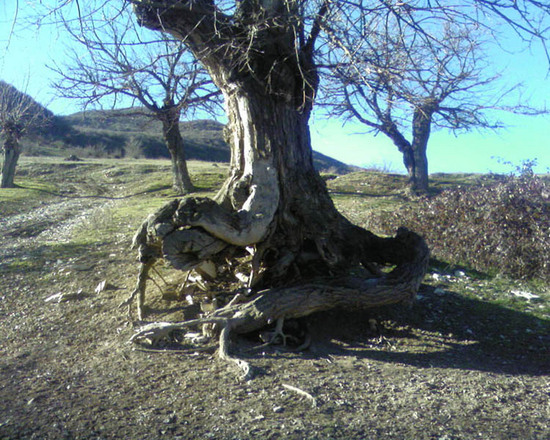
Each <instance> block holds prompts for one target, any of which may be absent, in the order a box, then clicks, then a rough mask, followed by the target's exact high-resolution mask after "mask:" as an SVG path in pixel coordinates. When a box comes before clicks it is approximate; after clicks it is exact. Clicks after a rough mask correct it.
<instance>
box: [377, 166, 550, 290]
mask: <svg viewBox="0 0 550 440" xmlns="http://www.w3.org/2000/svg"><path fill="white" fill-rule="evenodd" d="M384 217H385V218H379V219H378V221H379V222H380V223H379V224H380V226H381V227H384V229H385V230H386V232H388V233H390V232H391V231H392V230H394V229H395V227H396V226H398V225H405V226H407V227H409V228H410V229H412V230H415V231H416V232H418V233H420V234H422V235H423V236H424V237H425V238H426V240H427V242H428V244H429V246H430V248H431V250H432V255H433V256H435V257H437V258H441V259H443V260H445V261H449V262H451V263H455V264H466V265H468V266H470V267H472V268H474V269H477V270H483V271H495V270H496V271H497V272H499V273H503V274H506V275H508V276H511V277H514V278H519V279H525V278H539V279H543V280H545V281H550V232H549V231H550V182H549V181H548V180H547V179H544V178H542V177H537V176H535V175H532V174H528V173H527V174H524V175H523V176H520V177H514V176H507V177H501V178H500V179H499V180H496V181H495V179H490V181H488V182H486V183H482V184H480V186H478V187H469V188H467V189H466V188H460V187H459V188H456V189H451V190H447V191H444V192H442V193H441V194H439V195H437V196H435V197H433V198H427V199H422V200H421V201H420V202H419V203H418V204H417V205H414V206H408V207H403V208H401V209H399V210H398V211H397V212H392V213H387V214H386V215H385V216H384Z"/></svg>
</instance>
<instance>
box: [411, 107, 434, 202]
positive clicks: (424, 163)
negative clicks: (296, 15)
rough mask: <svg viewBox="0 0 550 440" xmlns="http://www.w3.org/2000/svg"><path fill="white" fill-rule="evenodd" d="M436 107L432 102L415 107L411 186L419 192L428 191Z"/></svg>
mask: <svg viewBox="0 0 550 440" xmlns="http://www.w3.org/2000/svg"><path fill="white" fill-rule="evenodd" d="M433 112H434V109H433V108H432V106H431V105H430V104H427V105H425V106H422V107H419V108H417V109H415V111H414V114H413V143H412V151H413V158H414V169H413V173H412V176H410V177H411V187H412V190H413V191H414V192H416V193H417V194H427V193H428V186H429V183H428V156H427V154H426V150H427V148H428V140H429V138H430V128H431V123H432V115H433Z"/></svg>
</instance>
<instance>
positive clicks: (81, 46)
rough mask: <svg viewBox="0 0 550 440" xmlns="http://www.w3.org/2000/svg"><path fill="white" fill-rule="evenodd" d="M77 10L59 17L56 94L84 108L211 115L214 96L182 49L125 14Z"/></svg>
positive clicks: (111, 10)
mask: <svg viewBox="0 0 550 440" xmlns="http://www.w3.org/2000/svg"><path fill="white" fill-rule="evenodd" d="M85 6H88V5H81V7H80V10H79V11H80V13H81V14H85V15H84V18H81V17H79V16H78V15H77V16H76V17H75V16H74V14H73V15H72V16H71V15H68V14H64V13H63V12H64V11H63V10H61V11H59V12H58V15H57V16H58V18H59V20H60V21H61V23H62V24H63V27H64V29H65V30H66V31H67V32H68V34H69V36H70V37H71V38H70V44H68V45H67V46H68V47H67V50H66V56H65V61H64V62H63V63H62V64H55V65H54V67H53V68H52V69H53V70H54V71H55V72H56V73H57V74H58V75H59V78H60V81H59V82H56V83H55V84H54V87H55V88H56V89H57V90H58V92H59V94H60V95H61V96H63V97H65V98H69V99H75V100H77V101H78V102H80V103H81V104H82V105H83V107H84V108H87V107H89V106H107V107H113V108H115V107H117V106H120V105H127V106H135V105H136V104H137V105H139V106H143V107H145V108H146V109H147V110H148V111H149V112H152V113H158V112H160V111H161V110H162V109H166V108H167V107H168V106H169V107H170V108H174V109H176V110H177V111H178V112H180V113H182V114H185V113H186V112H188V111H196V110H203V111H207V112H209V113H215V112H216V111H217V110H218V105H219V102H218V101H217V99H216V97H217V96H218V92H217V91H216V90H215V88H214V87H213V86H212V82H211V81H210V79H209V77H208V75H207V73H206V72H205V70H204V69H203V68H202V67H201V66H200V64H199V63H197V61H196V60H194V59H193V58H192V57H191V56H190V54H189V52H188V51H187V50H186V48H185V46H184V44H183V43H182V42H181V41H179V40H174V39H173V38H172V37H171V36H169V35H168V34H162V33H158V32H155V33H152V32H150V31H148V30H146V29H143V28H140V27H139V26H137V24H136V22H135V18H134V16H133V14H132V12H131V10H130V9H129V8H122V9H120V5H118V6H119V7H117V6H116V5H114V6H113V5H112V4H104V5H103V8H102V9H98V8H97V6H96V7H95V8H92V7H90V8H88V7H86V9H84V8H85Z"/></svg>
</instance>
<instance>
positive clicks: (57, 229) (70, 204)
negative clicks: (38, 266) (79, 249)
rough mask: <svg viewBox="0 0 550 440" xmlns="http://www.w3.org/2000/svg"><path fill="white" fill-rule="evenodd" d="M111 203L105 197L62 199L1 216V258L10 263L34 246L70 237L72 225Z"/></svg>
mask: <svg viewBox="0 0 550 440" xmlns="http://www.w3.org/2000/svg"><path fill="white" fill-rule="evenodd" d="M114 204H115V202H114V201H113V200H109V199H105V198H101V199H97V198H89V197H86V198H78V197H71V198H61V199H60V200H59V201H58V202H55V203H51V204H46V205H44V206H40V207H38V208H33V209H30V210H29V211H27V212H24V213H21V214H15V215H11V216H7V217H1V218H0V230H1V231H2V235H3V236H2V246H0V261H2V262H3V263H9V262H10V259H13V258H20V257H22V256H24V255H25V254H28V253H30V252H31V251H32V248H33V247H36V246H37V245H41V244H44V243H48V242H63V241H67V240H69V239H70V236H71V233H72V231H73V230H74V229H75V228H77V227H79V226H81V225H82V224H83V223H84V222H86V220H87V219H88V218H90V217H91V216H92V215H93V214H94V213H96V212H99V211H101V210H103V209H106V208H108V207H110V206H113V205H114Z"/></svg>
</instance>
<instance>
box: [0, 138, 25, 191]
mask: <svg viewBox="0 0 550 440" xmlns="http://www.w3.org/2000/svg"><path fill="white" fill-rule="evenodd" d="M5 136H6V138H5V140H4V161H3V163H2V176H1V178H0V188H14V187H15V183H14V180H15V169H16V167H17V161H18V160H19V156H20V154H21V147H20V145H19V142H18V141H17V138H16V137H15V136H14V135H12V134H10V132H9V131H6V132H5Z"/></svg>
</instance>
